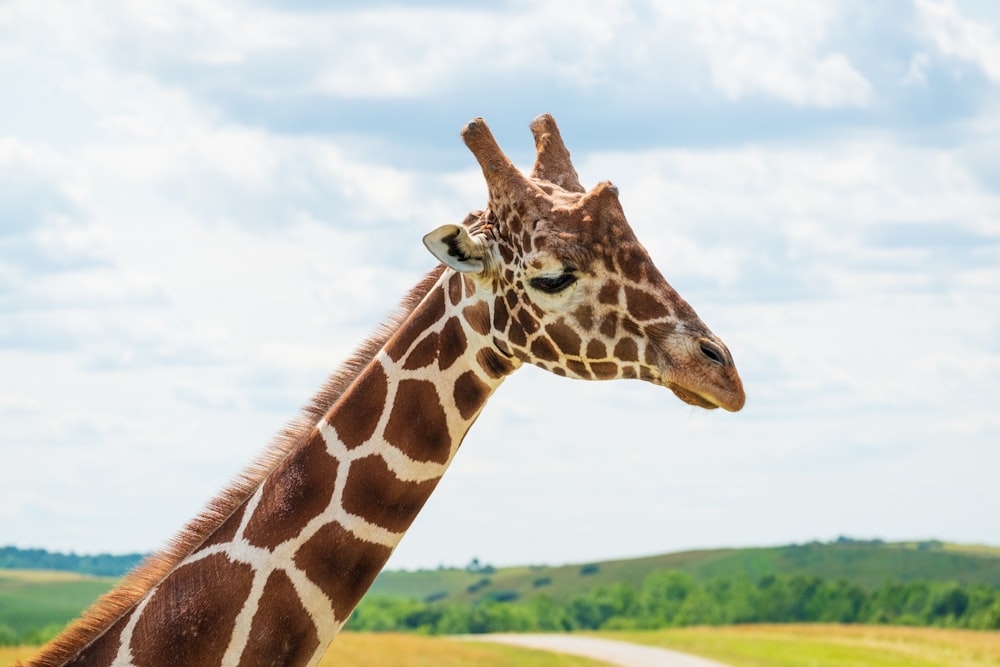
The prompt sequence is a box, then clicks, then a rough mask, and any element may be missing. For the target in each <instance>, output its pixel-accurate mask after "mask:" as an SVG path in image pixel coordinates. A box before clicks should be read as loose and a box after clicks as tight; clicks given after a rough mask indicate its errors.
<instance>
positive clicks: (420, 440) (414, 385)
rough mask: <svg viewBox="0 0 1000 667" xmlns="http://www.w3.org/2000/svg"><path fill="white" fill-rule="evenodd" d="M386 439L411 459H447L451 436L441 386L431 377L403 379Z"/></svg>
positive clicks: (394, 402)
mask: <svg viewBox="0 0 1000 667" xmlns="http://www.w3.org/2000/svg"><path fill="white" fill-rule="evenodd" d="M385 439H386V441H387V442H388V443H389V444H390V445H392V446H393V447H396V448H397V449H399V450H400V451H402V452H403V453H404V454H406V455H407V456H409V457H410V458H411V459H414V460H417V461H434V462H435V463H444V462H446V461H447V460H448V457H449V456H450V455H451V437H450V435H449V433H448V423H447V421H446V419H445V414H444V408H443V407H442V406H441V400H440V398H438V392H437V388H436V387H435V386H434V384H433V383H432V382H428V381H427V380H402V381H400V383H399V387H398V388H397V389H396V399H395V401H393V405H392V412H391V413H390V414H389V423H388V424H386V427H385Z"/></svg>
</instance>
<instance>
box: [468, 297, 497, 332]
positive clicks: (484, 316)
mask: <svg viewBox="0 0 1000 667" xmlns="http://www.w3.org/2000/svg"><path fill="white" fill-rule="evenodd" d="M462 317H464V318H465V321H466V322H468V323H469V326H470V327H471V328H472V330H473V331H475V332H476V333H478V334H481V335H483V336H485V335H486V334H488V333H489V332H490V307H489V306H488V305H487V304H486V302H485V301H479V302H477V303H475V304H473V305H471V306H466V307H465V308H464V309H462Z"/></svg>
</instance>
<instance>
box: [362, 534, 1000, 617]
mask: <svg viewBox="0 0 1000 667" xmlns="http://www.w3.org/2000/svg"><path fill="white" fill-rule="evenodd" d="M666 569H677V570H683V571H685V572H688V573H690V574H691V575H693V576H694V577H695V578H696V579H699V580H705V579H711V578H714V577H722V576H724V577H740V576H746V577H749V578H750V579H757V578H759V577H762V576H764V575H768V574H788V575H794V574H804V575H810V576H812V575H816V576H820V577H823V578H825V579H828V580H837V579H846V580H848V581H850V582H852V583H857V584H860V585H862V586H864V587H866V588H875V587H878V586H879V585H881V584H882V583H883V582H884V581H885V579H886V578H887V577H891V578H892V579H893V580H894V581H900V582H908V581H915V580H928V581H956V582H959V583H963V584H976V583H990V584H994V585H1000V549H998V548H997V547H986V546H976V545H959V544H941V543H930V542H925V543H918V542H913V543H896V544H872V543H848V544H818V543H817V544H802V545H789V546H781V547H760V548H748V549H713V550H703V551H686V552H680V553H670V554H661V555H657V556H648V557H645V558H630V559H625V560H615V561H605V562H601V563H593V564H590V565H586V564H576V565H563V566H538V567H525V566H521V567H508V568H499V569H497V570H496V571H493V572H488V573H484V572H468V571H466V570H462V569H441V570H422V571H419V572H404V571H389V572H383V573H382V574H380V575H379V577H378V579H376V580H375V584H374V585H373V586H372V588H371V592H370V594H371V595H373V596H379V595H386V596H394V597H410V598H416V599H418V600H425V599H428V598H430V597H433V598H435V599H442V600H446V601H448V602H460V603H461V602H474V601H477V600H480V599H482V598H484V597H487V596H490V595H491V594H496V593H498V592H507V593H511V592H513V593H517V594H518V596H519V597H520V598H522V599H524V598H529V597H531V596H533V595H537V594H540V593H544V594H545V595H548V596H549V597H551V598H553V599H554V600H556V601H565V600H567V599H568V598H570V597H572V596H573V595H574V594H576V593H581V592H584V591H586V590H588V589H592V588H594V587H596V586H601V585H608V584H614V583H617V582H622V581H625V582H629V583H631V584H633V585H634V586H639V585H640V584H641V583H642V581H643V579H645V577H646V576H648V575H649V574H650V573H651V572H653V571H656V570H666Z"/></svg>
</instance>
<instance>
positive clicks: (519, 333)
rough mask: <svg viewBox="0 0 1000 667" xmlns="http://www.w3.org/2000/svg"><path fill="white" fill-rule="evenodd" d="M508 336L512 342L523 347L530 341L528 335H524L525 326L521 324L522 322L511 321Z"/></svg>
mask: <svg viewBox="0 0 1000 667" xmlns="http://www.w3.org/2000/svg"><path fill="white" fill-rule="evenodd" d="M507 338H509V339H510V342H511V343H513V344H514V345H517V346H518V347H521V346H523V345H525V344H527V342H528V337H527V336H525V335H524V327H522V326H521V323H520V322H517V321H512V322H511V323H510V328H509V329H508V330H507Z"/></svg>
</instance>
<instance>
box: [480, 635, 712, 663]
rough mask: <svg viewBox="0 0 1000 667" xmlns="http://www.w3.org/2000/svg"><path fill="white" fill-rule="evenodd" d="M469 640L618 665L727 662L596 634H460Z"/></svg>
mask: <svg viewBox="0 0 1000 667" xmlns="http://www.w3.org/2000/svg"><path fill="white" fill-rule="evenodd" d="M463 639H467V640H469V641H488V642H497V643H500V644H511V645H514V646H524V647H526V648H537V649H542V650H544V651H552V652H554V653H568V654H570V655H580V656H583V657H585V658H593V659H594V660H603V661H604V662H606V663H609V664H612V665H619V667H728V666H727V665H725V664H723V663H721V662H716V661H714V660H708V659H707V658H699V657H697V656H693V655H688V654H687V653H679V652H678V651H671V650H669V649H665V648H656V647H653V646H641V645H639V644H630V643H629V642H619V641H614V640H611V639H598V638H596V637H579V636H576V635H555V634H554V635H515V634H493V635H470V636H466V637H463Z"/></svg>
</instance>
